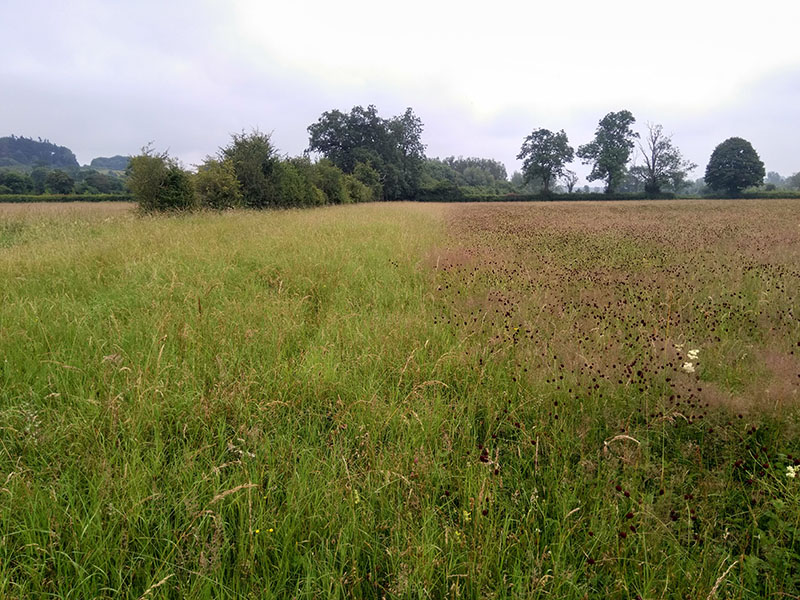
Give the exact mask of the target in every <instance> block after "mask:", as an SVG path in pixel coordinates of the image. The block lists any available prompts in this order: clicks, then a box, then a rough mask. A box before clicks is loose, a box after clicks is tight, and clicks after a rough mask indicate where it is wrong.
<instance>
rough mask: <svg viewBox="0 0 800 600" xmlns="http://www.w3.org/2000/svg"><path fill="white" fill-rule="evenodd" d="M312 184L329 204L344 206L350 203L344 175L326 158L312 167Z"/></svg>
mask: <svg viewBox="0 0 800 600" xmlns="http://www.w3.org/2000/svg"><path fill="white" fill-rule="evenodd" d="M312 182H313V183H314V185H316V186H317V187H318V188H319V189H321V190H322V192H323V193H324V194H325V197H326V198H327V201H328V203H329V204H346V203H348V202H350V196H349V195H348V194H347V187H346V185H345V181H344V173H343V172H342V170H341V169H340V168H339V167H337V166H335V165H334V164H333V163H332V162H331V161H329V160H328V159H327V158H324V159H322V160H321V161H319V162H318V163H316V164H315V165H314V168H313V174H312Z"/></svg>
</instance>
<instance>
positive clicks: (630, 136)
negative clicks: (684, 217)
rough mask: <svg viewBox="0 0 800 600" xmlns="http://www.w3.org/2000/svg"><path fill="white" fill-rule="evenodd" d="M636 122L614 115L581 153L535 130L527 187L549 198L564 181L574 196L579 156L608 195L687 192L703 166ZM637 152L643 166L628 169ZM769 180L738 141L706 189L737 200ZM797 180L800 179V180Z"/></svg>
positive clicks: (720, 156) (559, 137) (653, 128)
mask: <svg viewBox="0 0 800 600" xmlns="http://www.w3.org/2000/svg"><path fill="white" fill-rule="evenodd" d="M635 122H636V119H635V118H634V116H633V115H632V114H631V112H630V111H627V110H622V111H619V112H610V113H608V114H607V115H606V116H604V117H603V118H602V119H601V120H600V122H599V123H598V125H597V129H596V130H595V136H594V139H593V140H592V141H591V142H589V143H587V144H584V145H582V146H579V147H578V149H577V151H575V150H574V149H573V148H572V146H570V145H569V140H568V139H567V135H566V133H565V132H564V130H563V129H562V130H561V131H559V132H555V133H554V132H552V131H550V130H548V129H536V130H534V131H533V132H532V133H531V134H530V135H528V136H527V137H526V138H525V140H524V141H523V143H522V148H521V149H520V152H519V154H518V155H517V159H518V160H522V161H523V167H522V171H523V178H524V181H525V182H526V183H530V182H537V183H538V184H540V186H541V188H540V189H541V191H542V193H543V194H545V195H547V194H549V193H550V192H551V188H552V186H553V184H554V183H555V182H557V181H563V183H564V185H565V186H566V187H567V190H568V192H572V189H573V186H574V185H575V183H576V182H577V176H576V174H575V173H574V171H571V170H570V169H568V168H567V165H568V164H569V163H571V162H572V161H573V159H574V157H575V156H577V157H578V158H580V159H581V161H582V162H583V164H585V165H590V166H591V172H590V174H589V176H588V178H587V179H588V180H589V181H597V180H600V181H602V182H603V183H604V184H605V190H604V191H605V193H606V194H614V193H617V192H618V191H619V189H620V188H621V187H622V186H623V184H625V183H626V180H627V181H628V182H631V181H632V183H633V186H639V187H641V188H642V189H643V191H644V192H645V193H646V194H648V195H652V196H657V195H659V194H661V193H663V192H665V191H669V192H680V191H681V190H682V189H684V188H686V187H687V184H688V182H689V178H688V176H689V173H691V171H693V170H694V169H696V168H697V165H696V164H695V163H693V162H691V161H688V160H686V159H684V157H683V155H682V154H681V152H680V150H679V149H678V148H677V147H676V146H675V145H674V143H673V142H672V137H671V136H669V135H667V134H665V133H664V128H663V126H661V125H660V124H651V123H648V124H647V132H646V133H645V135H644V136H643V137H641V136H640V135H639V133H637V132H635V131H634V130H633V124H634V123H635ZM636 146H638V149H639V152H640V154H641V157H642V160H643V164H639V165H634V166H632V167H630V168H628V163H629V162H630V160H631V155H632V153H633V151H634V148H635V147H636ZM765 175H766V173H765V170H764V163H763V162H762V161H761V159H760V158H759V156H758V153H757V152H756V151H755V149H754V148H753V146H752V144H750V142H748V141H747V140H744V139H742V138H738V137H733V138H729V139H727V140H725V141H724V142H722V143H721V144H719V145H718V146H717V147H716V148H715V149H714V151H713V153H712V154H711V158H710V159H709V162H708V165H707V166H706V171H705V177H704V184H705V185H706V186H707V188H708V189H709V190H710V191H712V192H721V193H725V194H728V195H730V196H736V195H738V194H740V193H741V192H742V190H744V189H745V188H748V187H753V186H759V185H761V184H762V183H763V181H764V177H765ZM794 178H797V179H800V174H798V175H795V176H794ZM798 183H800V181H798ZM798 187H800V186H798Z"/></svg>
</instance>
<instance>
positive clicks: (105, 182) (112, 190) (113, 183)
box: [75, 169, 125, 194]
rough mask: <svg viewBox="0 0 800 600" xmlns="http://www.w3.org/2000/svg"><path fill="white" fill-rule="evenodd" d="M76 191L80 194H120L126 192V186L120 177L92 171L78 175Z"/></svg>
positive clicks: (81, 172)
mask: <svg viewBox="0 0 800 600" xmlns="http://www.w3.org/2000/svg"><path fill="white" fill-rule="evenodd" d="M77 179H78V183H77V185H76V188H75V189H76V191H77V192H78V193H79V194H118V193H121V192H124V191H125V184H124V183H123V181H122V179H120V178H119V177H114V176H112V175H105V174H103V173H98V172H97V171H95V170H93V169H91V170H89V171H80V172H79V173H78V177H77Z"/></svg>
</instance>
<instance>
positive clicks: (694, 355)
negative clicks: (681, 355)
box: [686, 350, 700, 360]
mask: <svg viewBox="0 0 800 600" xmlns="http://www.w3.org/2000/svg"><path fill="white" fill-rule="evenodd" d="M686 356H688V357H689V360H697V357H698V356H700V350H689V352H687V353H686Z"/></svg>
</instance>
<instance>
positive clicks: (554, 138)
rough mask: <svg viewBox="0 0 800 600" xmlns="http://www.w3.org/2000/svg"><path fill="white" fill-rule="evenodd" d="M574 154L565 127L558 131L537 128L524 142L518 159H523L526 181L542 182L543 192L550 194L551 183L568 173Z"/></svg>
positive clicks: (523, 173) (523, 172) (523, 171)
mask: <svg viewBox="0 0 800 600" xmlns="http://www.w3.org/2000/svg"><path fill="white" fill-rule="evenodd" d="M574 156H575V151H574V150H573V149H572V147H571V146H570V145H569V140H568V139H567V134H566V133H564V130H563V129H562V130H561V131H559V132H558V133H553V132H552V131H550V130H549V129H535V130H534V131H533V132H532V133H531V134H530V135H529V136H528V137H526V138H525V140H524V141H523V142H522V148H521V149H520V151H519V154H518V155H517V160H522V161H523V164H522V175H523V178H524V180H525V182H526V183H527V182H530V181H538V182H541V184H542V191H543V193H545V194H549V193H550V186H551V184H552V183H553V182H555V181H556V180H557V179H559V178H560V177H563V176H564V175H565V174H566V166H567V164H568V163H570V162H571V161H572V159H573V158H574ZM573 185H574V184H573Z"/></svg>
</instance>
